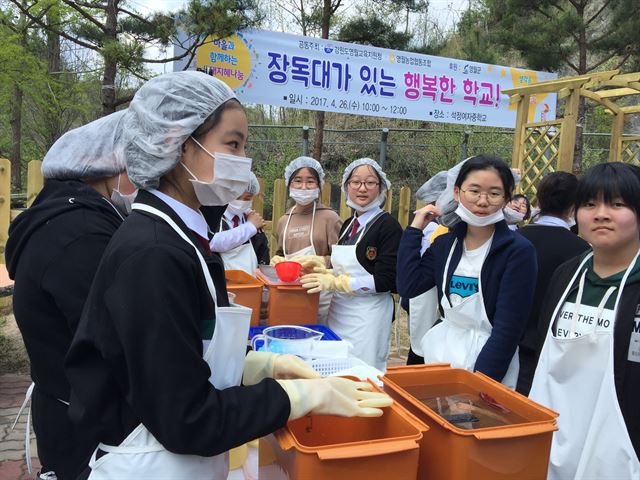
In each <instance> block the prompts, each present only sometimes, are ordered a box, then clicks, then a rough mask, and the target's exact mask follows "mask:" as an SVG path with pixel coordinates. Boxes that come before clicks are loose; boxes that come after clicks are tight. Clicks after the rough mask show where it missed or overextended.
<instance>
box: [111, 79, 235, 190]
mask: <svg viewBox="0 0 640 480" xmlns="http://www.w3.org/2000/svg"><path fill="white" fill-rule="evenodd" d="M232 98H236V95H235V93H233V90H231V89H230V88H229V87H228V86H227V85H226V84H225V83H224V82H222V81H221V80H218V79H217V78H214V77H212V76H210V75H207V74H205V73H202V72H197V71H185V72H172V73H166V74H164V75H159V76H157V77H154V78H152V79H151V80H149V81H148V82H146V83H145V84H144V85H142V87H140V90H138V91H137V92H136V94H135V96H134V97H133V100H132V101H131V104H130V105H129V108H128V111H127V114H126V115H125V118H124V132H123V135H122V138H123V144H124V153H125V155H126V157H125V158H126V162H127V171H128V173H129V178H130V179H131V181H132V182H133V183H134V185H135V186H136V187H138V188H154V187H157V186H158V183H159V180H160V177H162V176H163V175H164V174H165V173H167V172H169V171H171V170H172V169H173V168H174V167H175V166H176V165H177V164H178V162H179V161H180V157H181V155H182V144H183V143H184V142H185V141H186V140H187V139H188V138H189V136H190V135H191V134H192V133H193V132H194V131H195V130H196V129H197V128H198V127H199V126H200V125H202V124H203V123H204V121H205V120H206V119H207V118H209V116H210V115H211V114H212V113H213V112H214V111H215V110H216V109H217V108H218V107H219V106H220V105H222V104H223V103H225V102H226V101H227V100H229V99H232Z"/></svg>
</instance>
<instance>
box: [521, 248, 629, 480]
mask: <svg viewBox="0 0 640 480" xmlns="http://www.w3.org/2000/svg"><path fill="white" fill-rule="evenodd" d="M639 253H640V252H639ZM592 255H593V254H592V253H590V254H589V255H587V256H586V258H585V259H584V260H583V261H582V263H581V264H580V266H579V267H578V269H577V270H576V273H575V274H574V275H573V278H572V279H571V281H570V282H569V284H568V286H567V288H566V290H565V291H564V293H563V294H562V297H561V298H560V301H559V302H558V304H557V305H556V308H555V310H554V312H553V316H552V317H551V322H549V330H548V332H547V336H546V339H545V342H544V346H543V347H542V352H541V354H540V361H539V363H538V367H537V368H536V373H535V375H534V377H533V384H532V386H531V392H530V393H529V398H531V399H532V400H534V401H536V402H538V403H540V404H542V405H544V406H547V407H549V408H551V409H553V410H555V411H557V412H558V413H560V416H559V417H558V429H559V430H558V431H557V432H555V433H554V435H553V442H552V444H551V457H550V459H549V474H548V477H547V478H549V479H550V480H570V479H594V480H595V479H598V480H613V479H615V480H618V479H620V480H623V479H624V480H627V479H637V478H640V462H639V461H638V457H637V455H636V453H635V450H634V448H633V445H632V443H631V438H630V437H629V432H628V431H627V427H626V425H625V422H624V418H623V417H622V412H621V410H620V405H619V404H618V397H617V395H616V386H615V378H614V349H613V342H614V338H613V337H614V333H613V331H614V328H615V323H614V328H612V329H611V330H608V331H597V330H596V328H597V322H594V328H593V330H592V331H591V333H586V334H584V335H582V336H579V337H573V338H557V337H554V335H553V325H554V322H555V319H556V317H557V315H558V312H559V311H560V308H561V307H562V305H563V304H564V301H565V299H566V297H567V295H568V294H569V291H570V290H571V287H572V285H573V283H574V282H575V280H576V278H577V277H578V275H579V274H580V273H581V269H582V268H583V266H584V265H585V263H586V262H587V260H588V259H589V258H590V257H591V256H592ZM637 258H638V254H636V257H635V258H634V259H633V261H632V262H631V264H630V265H629V267H628V268H627V271H626V272H625V274H624V276H623V278H622V281H621V283H620V288H619V291H618V295H617V298H616V303H615V307H614V317H613V318H614V319H615V318H616V317H615V315H616V312H617V310H618V304H619V303H620V298H621V297H622V291H623V290H624V285H625V282H626V281H627V277H628V276H629V274H630V273H631V270H632V269H633V266H634V265H635V262H636V259H637ZM583 281H584V277H583V278H582V279H581V282H580V283H581V284H582V282H583ZM581 290H582V288H580V289H579V291H578V297H577V298H576V308H579V306H580V298H581V297H582V292H581ZM608 293H610V292H608ZM607 299H608V295H606V296H605V298H603V301H602V302H601V304H600V306H599V308H598V311H599V314H598V317H600V315H601V314H602V310H603V309H604V306H605V305H606V301H607ZM574 317H576V318H577V315H576V314H575V312H574Z"/></svg>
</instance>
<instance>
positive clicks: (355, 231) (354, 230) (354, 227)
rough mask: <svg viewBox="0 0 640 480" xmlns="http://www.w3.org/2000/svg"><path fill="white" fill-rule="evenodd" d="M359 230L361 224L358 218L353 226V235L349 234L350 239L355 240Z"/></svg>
mask: <svg viewBox="0 0 640 480" xmlns="http://www.w3.org/2000/svg"><path fill="white" fill-rule="evenodd" d="M358 228H360V222H359V221H358V219H357V218H356V219H355V221H354V222H353V226H352V227H351V233H349V238H353V237H354V236H355V234H356V233H357V232H358Z"/></svg>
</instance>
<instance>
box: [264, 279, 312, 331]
mask: <svg viewBox="0 0 640 480" xmlns="http://www.w3.org/2000/svg"><path fill="white" fill-rule="evenodd" d="M256 277H257V278H258V279H259V280H261V281H262V283H264V285H265V286H266V287H267V289H268V290H269V301H268V303H267V323H266V324H267V325H307V324H311V323H316V318H317V317H318V303H319V301H320V294H319V293H314V294H311V295H309V294H308V293H307V291H306V290H305V289H304V288H303V287H302V285H300V283H299V282H294V283H285V282H280V281H274V280H272V279H270V278H269V277H267V276H265V275H264V274H263V273H262V272H260V271H259V270H258V271H256Z"/></svg>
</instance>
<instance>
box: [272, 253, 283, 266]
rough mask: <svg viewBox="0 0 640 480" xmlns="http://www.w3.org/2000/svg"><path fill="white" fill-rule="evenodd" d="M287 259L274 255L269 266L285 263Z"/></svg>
mask: <svg viewBox="0 0 640 480" xmlns="http://www.w3.org/2000/svg"><path fill="white" fill-rule="evenodd" d="M284 261H285V258H284V257H281V256H280V255H274V256H273V257H271V260H270V261H269V265H276V264H277V263H280V262H284Z"/></svg>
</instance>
